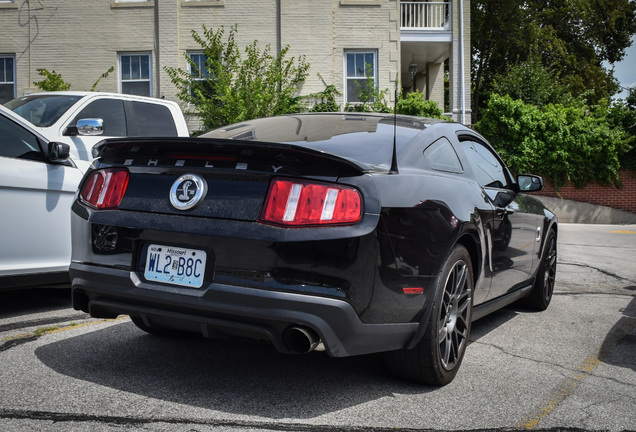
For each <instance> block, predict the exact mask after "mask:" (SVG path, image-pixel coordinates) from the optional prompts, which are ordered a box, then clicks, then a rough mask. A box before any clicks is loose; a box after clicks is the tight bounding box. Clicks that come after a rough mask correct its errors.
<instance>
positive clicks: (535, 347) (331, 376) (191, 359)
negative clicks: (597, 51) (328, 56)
mask: <svg viewBox="0 0 636 432" xmlns="http://www.w3.org/2000/svg"><path fill="white" fill-rule="evenodd" d="M558 252H559V260H558V274H557V286H556V292H555V296H554V298H553V301H552V304H551V305H550V307H549V308H548V310H547V311H545V312H542V313H536V312H531V311H529V310H527V309H525V308H523V307H522V306H519V305H513V306H511V307H508V308H505V309H503V310H501V311H499V312H497V313H495V314H493V315H491V316H489V317H486V318H483V319H482V320H479V321H477V322H476V323H474V325H473V332H472V336H471V344H470V345H469V347H468V350H467V353H466V357H465V359H464V363H463V365H462V367H461V369H460V371H459V374H458V375H457V377H456V379H455V380H454V381H453V382H452V383H451V384H449V385H447V386H445V387H442V388H431V387H423V386H419V385H414V384H410V383H407V382H403V381H399V380H396V379H394V378H392V377H390V376H389V375H388V374H387V372H386V370H385V368H384V364H383V361H382V357H381V356H379V355H373V356H363V357H351V358H344V359H342V358H340V359H334V358H329V357H328V356H326V355H325V353H324V352H312V353H310V354H307V355H303V356H293V355H282V354H278V353H276V352H275V351H274V350H273V348H272V347H270V346H267V345H257V344H252V343H246V342H240V341H231V342H227V341H208V340H202V339H197V338H192V339H166V338H158V337H153V336H150V335H147V334H145V333H143V332H141V331H140V330H138V329H137V328H136V327H135V326H134V325H133V324H132V322H130V320H129V319H128V318H127V317H120V318H119V319H117V320H109V321H104V320H96V319H91V318H88V317H87V316H86V315H85V314H83V313H81V312H78V311H74V310H72V309H71V308H70V300H69V293H68V291H67V290H55V291H52V290H28V291H21V292H0V430H11V431H30V430H39V431H84V430H91V431H115V430H118V431H119V430H152V431H159V430H160V431H163V430H166V431H173V430H174V431H208V430H215V431H264V430H277V431H297V430H298V431H362V430H365V431H366V430H369V431H385V430H387V431H388V430H406V431H409V430H478V429H479V430H482V429H488V430H493V429H499V430H545V429H550V430H565V429H567V430H588V431H591V430H609V431H623V430H636V225H577V224H561V225H560V234H559V243H558Z"/></svg>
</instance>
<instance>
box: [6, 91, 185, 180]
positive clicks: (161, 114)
mask: <svg viewBox="0 0 636 432" xmlns="http://www.w3.org/2000/svg"><path fill="white" fill-rule="evenodd" d="M5 106H6V107H7V108H9V109H10V110H11V111H13V112H15V113H16V114H18V115H19V116H21V117H23V118H24V119H26V120H28V121H29V122H31V123H32V124H33V125H35V126H36V127H37V129H38V131H39V132H40V133H41V134H42V135H44V136H45V137H46V138H47V139H48V140H49V141H55V142H60V143H65V144H68V145H69V146H70V147H71V159H73V160H74V161H78V166H80V168H81V169H82V168H84V167H83V166H88V164H86V163H82V162H81V161H85V162H90V161H91V160H92V155H91V149H92V148H93V146H94V145H95V144H97V143H98V142H100V141H101V140H103V139H105V138H113V137H125V136H135V137H151V136H163V137H177V136H189V133H188V127H187V124H186V121H185V118H184V117H183V113H182V112H181V109H180V108H179V105H177V104H176V103H175V102H172V101H167V100H164V99H155V98H148V97H143V96H134V95H126V94H118V93H102V92H76V91H60V92H46V93H34V94H30V95H25V96H22V97H18V98H16V99H13V100H11V101H9V102H7V103H6V104H5ZM78 123H79V124H78ZM78 126H79V127H78ZM82 171H85V168H84V169H82Z"/></svg>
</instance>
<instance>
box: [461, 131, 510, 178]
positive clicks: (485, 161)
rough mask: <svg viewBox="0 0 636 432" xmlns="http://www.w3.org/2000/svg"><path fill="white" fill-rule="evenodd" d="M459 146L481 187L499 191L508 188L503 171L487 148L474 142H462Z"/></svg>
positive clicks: (495, 157) (497, 159)
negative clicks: (498, 189)
mask: <svg viewBox="0 0 636 432" xmlns="http://www.w3.org/2000/svg"><path fill="white" fill-rule="evenodd" d="M461 146H462V149H463V150H464V153H465V154H466V157H467V159H468V163H469V164H470V166H471V168H472V171H473V175H474V176H475V180H476V181H477V182H478V183H479V184H480V185H481V186H483V187H492V188H500V189H501V188H505V187H506V186H508V178H507V176H506V172H505V169H504V167H503V165H502V164H501V162H500V161H499V158H497V156H495V155H494V154H493V152H492V151H490V149H489V148H487V147H486V146H484V145H483V144H480V143H478V142H475V141H462V142H461Z"/></svg>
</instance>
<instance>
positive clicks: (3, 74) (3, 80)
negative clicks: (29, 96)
mask: <svg viewBox="0 0 636 432" xmlns="http://www.w3.org/2000/svg"><path fill="white" fill-rule="evenodd" d="M6 59H10V60H12V63H13V65H12V66H13V67H12V68H11V75H13V76H12V78H13V79H12V80H11V81H8V80H7V75H8V73H7V72H8V71H9V69H8V68H7V62H6ZM15 63H16V60H15V56H14V55H3V54H0V68H2V71H0V84H2V85H12V86H13V95H12V97H11V99H13V98H15V97H16V90H17V86H16V79H15V78H16V76H15V70H16V64H15Z"/></svg>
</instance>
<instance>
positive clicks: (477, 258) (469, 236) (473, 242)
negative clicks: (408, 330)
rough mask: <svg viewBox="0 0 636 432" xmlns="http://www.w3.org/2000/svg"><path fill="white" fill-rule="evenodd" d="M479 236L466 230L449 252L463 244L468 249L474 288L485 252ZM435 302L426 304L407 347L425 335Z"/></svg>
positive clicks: (413, 344)
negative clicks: (482, 249)
mask: <svg viewBox="0 0 636 432" xmlns="http://www.w3.org/2000/svg"><path fill="white" fill-rule="evenodd" d="M478 238H479V236H478V234H477V233H476V232H472V231H465V232H463V233H462V234H461V235H460V236H459V237H458V238H457V240H456V241H455V243H453V245H452V246H451V248H450V249H449V250H448V254H449V255H450V253H451V251H452V250H454V249H455V246H457V245H461V246H463V247H464V248H465V249H466V250H467V251H468V255H470V260H471V266H472V269H473V289H474V287H475V286H476V285H477V280H478V279H477V278H478V277H479V276H480V275H481V268H482V265H481V264H482V262H483V253H482V251H481V247H480V241H479V240H478ZM433 297H434V296H433ZM433 303H434V302H433V301H430V302H428V304H427V305H426V311H425V312H424V314H423V315H422V318H421V320H420V324H419V326H418V328H417V331H416V332H415V334H414V335H413V337H412V338H411V340H410V341H409V343H408V344H407V346H406V349H412V348H413V347H415V345H417V343H418V342H419V341H420V339H422V337H423V336H424V333H425V332H426V328H427V326H428V322H429V318H430V315H431V311H432V309H433Z"/></svg>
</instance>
